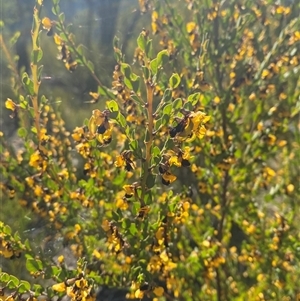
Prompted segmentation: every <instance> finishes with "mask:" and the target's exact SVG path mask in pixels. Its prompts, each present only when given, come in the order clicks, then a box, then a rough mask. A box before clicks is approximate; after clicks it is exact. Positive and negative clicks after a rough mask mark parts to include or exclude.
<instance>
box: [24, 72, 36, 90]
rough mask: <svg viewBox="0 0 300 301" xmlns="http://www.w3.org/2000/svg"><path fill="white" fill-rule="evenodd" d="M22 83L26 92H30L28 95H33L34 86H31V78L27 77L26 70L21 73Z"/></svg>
mask: <svg viewBox="0 0 300 301" xmlns="http://www.w3.org/2000/svg"><path fill="white" fill-rule="evenodd" d="M22 83H23V84H24V86H25V88H26V90H27V92H28V93H29V94H30V95H33V94H34V88H33V82H32V80H31V79H30V78H29V77H28V74H27V73H26V72H24V73H23V76H22Z"/></svg>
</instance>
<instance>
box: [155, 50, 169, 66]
mask: <svg viewBox="0 0 300 301" xmlns="http://www.w3.org/2000/svg"><path fill="white" fill-rule="evenodd" d="M168 61H169V53H168V50H166V49H164V50H162V51H160V52H159V53H158V54H157V65H158V67H161V66H162V65H164V64H166V63H167V62H168Z"/></svg>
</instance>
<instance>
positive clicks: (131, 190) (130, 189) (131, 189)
mask: <svg viewBox="0 0 300 301" xmlns="http://www.w3.org/2000/svg"><path fill="white" fill-rule="evenodd" d="M123 189H124V190H125V197H126V198H131V197H132V196H133V195H134V186H133V185H124V186H123Z"/></svg>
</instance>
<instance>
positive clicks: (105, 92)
mask: <svg viewBox="0 0 300 301" xmlns="http://www.w3.org/2000/svg"><path fill="white" fill-rule="evenodd" d="M98 93H99V94H100V95H103V96H107V97H109V98H112V99H114V98H115V95H114V93H113V92H112V91H111V90H109V89H107V88H106V87H103V86H99V87H98Z"/></svg>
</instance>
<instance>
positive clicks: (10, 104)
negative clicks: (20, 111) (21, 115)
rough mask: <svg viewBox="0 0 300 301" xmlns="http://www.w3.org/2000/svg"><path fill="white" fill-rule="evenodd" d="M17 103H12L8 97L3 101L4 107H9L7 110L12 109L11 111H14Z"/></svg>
mask: <svg viewBox="0 0 300 301" xmlns="http://www.w3.org/2000/svg"><path fill="white" fill-rule="evenodd" d="M17 106H18V105H17V104H16V103H14V102H13V101H12V100H11V99H10V98H7V100H6V102H5V107H6V109H9V110H12V111H15V110H16V108H17Z"/></svg>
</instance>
